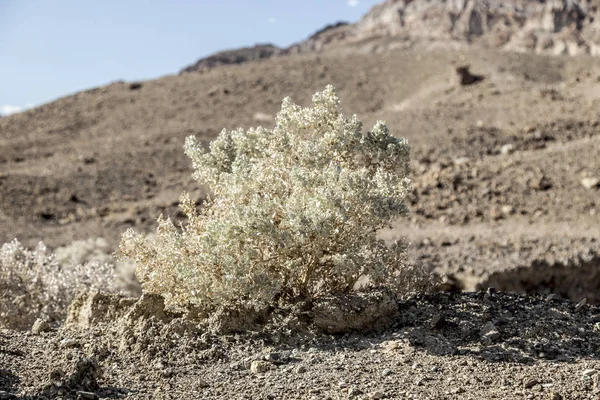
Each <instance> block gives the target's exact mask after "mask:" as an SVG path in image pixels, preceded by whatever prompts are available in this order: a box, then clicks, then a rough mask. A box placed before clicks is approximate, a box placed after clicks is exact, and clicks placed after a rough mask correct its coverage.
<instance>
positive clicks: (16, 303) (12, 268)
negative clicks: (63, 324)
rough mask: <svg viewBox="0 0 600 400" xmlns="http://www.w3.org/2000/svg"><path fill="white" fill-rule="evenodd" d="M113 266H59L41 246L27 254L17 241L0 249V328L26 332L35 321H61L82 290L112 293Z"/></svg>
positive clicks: (62, 264)
mask: <svg viewBox="0 0 600 400" xmlns="http://www.w3.org/2000/svg"><path fill="white" fill-rule="evenodd" d="M113 268H114V267H113V265H111V264H107V263H103V262H99V261H90V262H85V263H76V262H71V261H68V260H67V259H63V260H62V262H59V261H58V260H57V259H56V256H55V255H54V254H53V253H51V252H49V251H48V249H47V248H46V246H45V245H44V244H43V243H41V242H40V243H39V244H38V246H37V247H36V248H35V250H29V249H27V248H25V247H23V245H21V243H19V241H18V240H16V239H15V240H13V241H12V242H10V243H5V244H4V245H2V247H1V248H0V326H2V327H5V328H11V329H28V328H30V327H31V326H32V325H33V322H35V320H36V319H37V318H40V317H42V318H46V319H48V320H49V321H51V322H57V321H61V320H63V319H64V317H65V314H66V309H67V306H68V305H69V302H70V301H71V300H72V299H73V297H74V296H75V294H77V292H78V291H80V290H83V289H90V288H93V289H99V290H108V291H110V290H113V276H114V274H113Z"/></svg>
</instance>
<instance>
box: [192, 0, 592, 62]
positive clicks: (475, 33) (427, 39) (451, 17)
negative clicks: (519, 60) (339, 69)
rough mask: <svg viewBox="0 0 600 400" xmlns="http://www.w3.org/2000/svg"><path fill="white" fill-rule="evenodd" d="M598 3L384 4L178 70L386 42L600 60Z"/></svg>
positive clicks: (410, 0)
mask: <svg viewBox="0 0 600 400" xmlns="http://www.w3.org/2000/svg"><path fill="white" fill-rule="evenodd" d="M599 17H600V1H598V0H508V1H501V0H386V1H384V2H382V3H380V4H377V5H376V6H374V7H373V8H372V9H371V10H370V11H369V12H368V13H367V14H366V15H365V16H364V17H363V18H362V19H361V20H360V21H359V22H357V23H355V24H347V23H344V22H339V23H337V24H333V25H329V26H327V27H325V28H323V29H321V30H320V31H318V32H316V33H315V34H313V35H312V36H310V37H309V38H308V39H306V40H304V41H302V42H299V43H297V44H294V45H292V46H291V47H289V48H278V47H276V46H273V45H256V46H254V47H250V48H242V49H237V50H229V51H225V52H220V53H217V54H215V55H212V56H210V57H207V58H203V59H201V60H199V61H198V62H197V63H195V64H193V65H191V66H188V67H186V68H184V69H183V70H182V73H185V72H195V71H203V70H206V69H208V68H212V67H214V66H217V65H223V64H239V63H242V62H246V61H253V60H258V59H264V58H269V57H272V56H277V55H279V56H281V55H288V54H297V53H309V52H319V51H322V50H326V49H332V48H336V47H340V46H344V45H348V44H354V45H356V44H359V46H360V47H361V50H363V51H381V50H386V48H384V49H382V48H381V45H380V44H379V43H378V44H373V43H372V41H373V39H382V38H389V39H391V40H390V41H389V42H388V43H387V45H386V46H385V47H387V49H388V50H389V49H393V48H411V47H415V46H416V47H425V48H431V47H444V48H456V47H459V48H460V47H466V46H469V45H472V44H479V45H483V46H485V47H488V48H489V47H491V48H499V49H504V50H510V51H517V52H532V53H537V54H549V55H571V56H573V55H579V54H589V55H594V56H597V55H600V18H599Z"/></svg>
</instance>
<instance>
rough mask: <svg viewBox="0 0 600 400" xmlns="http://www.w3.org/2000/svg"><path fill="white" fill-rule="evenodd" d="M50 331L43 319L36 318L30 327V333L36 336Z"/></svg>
mask: <svg viewBox="0 0 600 400" xmlns="http://www.w3.org/2000/svg"><path fill="white" fill-rule="evenodd" d="M49 330H50V324H48V321H46V320H45V319H43V318H38V319H36V320H35V322H34V323H33V326H32V327H31V333H33V334H35V335H38V334H40V333H42V332H48V331H49Z"/></svg>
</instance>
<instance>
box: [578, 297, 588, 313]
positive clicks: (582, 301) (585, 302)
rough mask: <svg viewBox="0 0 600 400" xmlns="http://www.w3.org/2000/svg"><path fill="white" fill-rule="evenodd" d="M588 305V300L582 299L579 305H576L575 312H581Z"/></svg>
mask: <svg viewBox="0 0 600 400" xmlns="http://www.w3.org/2000/svg"><path fill="white" fill-rule="evenodd" d="M586 304H587V298H585V297H584V298H583V299H581V301H580V302H579V303H577V304H576V305H575V311H579V310H580V309H581V308H582V307H583V306H585V305H586Z"/></svg>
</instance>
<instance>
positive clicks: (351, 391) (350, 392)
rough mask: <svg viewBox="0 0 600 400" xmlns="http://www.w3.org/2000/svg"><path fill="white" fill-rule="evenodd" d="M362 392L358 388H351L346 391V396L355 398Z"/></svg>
mask: <svg viewBox="0 0 600 400" xmlns="http://www.w3.org/2000/svg"><path fill="white" fill-rule="evenodd" d="M362 393H363V392H362V390H360V389H359V388H357V387H355V386H352V387H351V388H350V389H348V396H349V397H355V396H358V395H359V394H362Z"/></svg>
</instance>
